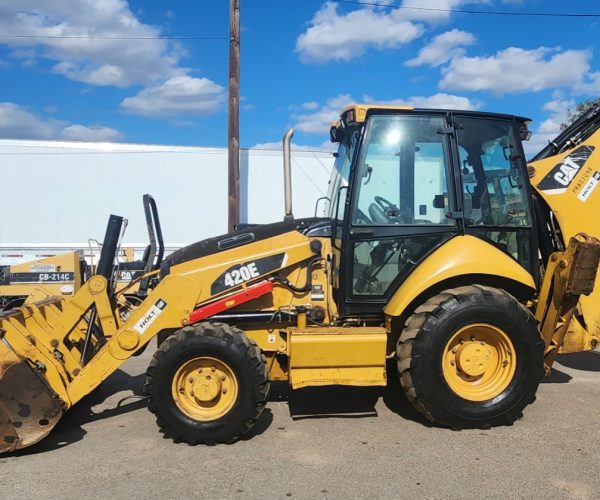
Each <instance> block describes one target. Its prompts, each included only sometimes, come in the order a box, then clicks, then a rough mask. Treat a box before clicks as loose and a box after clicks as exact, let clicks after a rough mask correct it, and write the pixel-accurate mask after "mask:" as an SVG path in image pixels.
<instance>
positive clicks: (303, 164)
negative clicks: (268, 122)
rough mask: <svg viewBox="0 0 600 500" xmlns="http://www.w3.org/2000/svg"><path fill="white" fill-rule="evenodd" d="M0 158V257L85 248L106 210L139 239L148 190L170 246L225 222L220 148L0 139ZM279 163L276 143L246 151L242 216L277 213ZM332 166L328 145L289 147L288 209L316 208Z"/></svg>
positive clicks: (100, 230) (302, 213)
mask: <svg viewBox="0 0 600 500" xmlns="http://www.w3.org/2000/svg"><path fill="white" fill-rule="evenodd" d="M0 161H1V162H2V165H3V167H2V192H1V193H0V264H7V263H15V262H18V261H23V260H31V259H32V258H36V257H37V256H38V255H50V254H55V253H58V252H60V251H65V249H76V248H87V246H88V240H89V239H96V240H100V241H101V240H102V238H103V237H104V230H105V227H106V222H107V220H108V216H109V214H111V213H113V214H117V215H122V216H124V217H126V218H127V219H128V221H129V224H128V227H127V232H126V235H125V239H124V244H125V245H127V246H135V247H139V248H143V247H144V246H145V245H146V244H147V234H146V226H145V222H144V213H143V209H142V195H143V194H145V193H150V194H152V195H153V196H154V198H155V199H156V202H157V205H158V209H159V213H160V219H161V224H162V228H163V234H164V238H165V243H166V245H167V248H168V249H174V248H178V247H180V246H183V245H185V244H188V243H192V242H194V241H198V240H201V239H204V238H208V237H211V236H216V235H219V234H223V233H225V232H226V231H227V149H225V148H199V147H182V146H160V145H140V144H114V143H79V142H77V143H76V142H55V141H24V140H0ZM282 164H283V161H282V153H281V151H271V150H255V149H250V150H242V152H241V161H240V192H241V196H240V219H241V222H249V223H267V222H275V221H278V220H281V219H282V218H283V212H284V203H283V166H282ZM332 165H333V157H332V155H331V153H327V152H322V151H293V152H292V184H293V208H294V216H296V217H298V218H299V217H311V216H313V215H314V213H315V203H316V201H317V199H318V198H319V197H322V196H325V195H326V193H327V183H328V179H329V173H330V169H331V167H332ZM320 206H321V207H323V203H321V204H320Z"/></svg>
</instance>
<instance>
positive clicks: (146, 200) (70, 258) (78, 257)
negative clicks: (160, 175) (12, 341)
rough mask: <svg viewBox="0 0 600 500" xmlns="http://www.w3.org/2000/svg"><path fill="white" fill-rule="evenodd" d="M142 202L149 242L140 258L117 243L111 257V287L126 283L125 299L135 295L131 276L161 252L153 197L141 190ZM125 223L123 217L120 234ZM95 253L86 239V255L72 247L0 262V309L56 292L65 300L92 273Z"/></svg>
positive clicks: (149, 267) (161, 245)
mask: <svg viewBox="0 0 600 500" xmlns="http://www.w3.org/2000/svg"><path fill="white" fill-rule="evenodd" d="M143 204H144V215H145V217H146V227H147V229H148V236H149V240H150V244H149V245H148V246H147V247H146V249H145V251H144V255H143V257H142V259H141V260H135V258H134V249H133V248H132V247H126V248H121V247H120V245H119V250H120V251H119V254H118V255H117V257H116V259H115V277H114V280H115V288H116V290H117V291H119V290H121V289H122V288H125V287H127V294H126V295H123V299H128V300H136V299H137V297H136V294H137V291H138V287H137V286H133V287H132V286H129V285H130V283H131V280H132V279H134V278H135V277H136V276H138V275H140V274H143V273H144V272H147V271H149V270H150V269H151V268H152V266H153V265H155V263H156V262H157V261H158V262H160V261H161V260H162V258H163V255H164V248H165V247H164V242H163V237H162V230H161V226H160V220H159V218H158V210H157V207H156V201H155V200H154V198H153V197H152V196H150V195H148V194H145V195H144V196H143ZM126 227H127V224H126V221H125V222H124V223H123V230H122V233H121V237H122V236H123V235H124V232H125V228H126ZM91 241H95V240H90V242H91ZM96 255H97V254H95V253H94V249H93V248H92V245H91V243H90V253H89V255H87V256H86V255H84V253H83V252H82V251H80V250H76V251H73V252H65V253H63V254H59V255H54V256H50V257H45V258H43V259H37V260H33V261H29V262H24V263H21V264H14V265H12V266H0V311H8V310H9V309H12V308H14V307H18V306H20V305H22V304H25V303H31V302H37V301H40V300H43V299H47V298H49V297H52V296H57V295H62V296H64V297H65V299H67V300H68V299H69V298H70V297H71V296H72V295H73V294H74V293H75V292H76V291H77V290H78V289H79V288H80V287H81V285H82V284H83V283H84V282H85V281H86V280H87V279H88V278H89V277H90V276H92V275H93V274H94V273H95V265H94V263H95V257H96ZM86 259H87V260H86Z"/></svg>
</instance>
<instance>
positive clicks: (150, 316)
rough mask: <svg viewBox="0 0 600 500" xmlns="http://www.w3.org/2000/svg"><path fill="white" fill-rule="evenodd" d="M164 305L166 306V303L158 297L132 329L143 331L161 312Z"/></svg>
mask: <svg viewBox="0 0 600 500" xmlns="http://www.w3.org/2000/svg"><path fill="white" fill-rule="evenodd" d="M165 307H167V303H166V302H165V301H164V300H163V299H158V300H157V301H156V303H155V304H154V305H153V306H152V307H151V308H150V310H149V311H148V312H147V313H146V314H145V315H144V317H143V318H142V319H140V320H139V321H138V322H137V323H136V324H135V326H134V327H133V329H134V330H136V331H137V332H138V333H144V332H145V331H146V330H147V329H148V328H149V327H150V325H151V324H152V323H154V322H155V321H156V318H158V317H159V316H160V315H161V314H162V312H163V311H164V309H165Z"/></svg>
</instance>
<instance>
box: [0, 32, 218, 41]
mask: <svg viewBox="0 0 600 500" xmlns="http://www.w3.org/2000/svg"><path fill="white" fill-rule="evenodd" d="M0 38H33V39H55V38H56V39H90V40H229V37H228V36H223V35H200V36H102V35H17V34H12V33H0Z"/></svg>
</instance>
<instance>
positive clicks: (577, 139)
mask: <svg viewBox="0 0 600 500" xmlns="http://www.w3.org/2000/svg"><path fill="white" fill-rule="evenodd" d="M528 171H529V176H530V182H531V185H532V187H533V189H534V191H535V192H536V194H537V196H539V197H540V198H541V199H542V200H543V201H544V204H543V205H545V207H546V211H547V213H544V214H538V216H540V219H545V223H544V224H540V227H543V228H544V229H543V230H546V229H547V230H548V232H549V233H551V238H552V239H553V240H554V241H557V242H558V248H555V252H554V254H552V255H549V256H546V258H548V262H547V269H546V275H545V278H546V279H545V281H544V284H543V287H542V290H541V295H540V305H539V307H538V310H537V316H538V318H542V316H543V317H544V323H543V326H542V328H541V329H542V331H543V332H544V337H545V338H546V341H547V345H548V346H549V349H551V350H552V351H555V352H554V354H553V355H552V356H556V353H557V352H558V351H559V350H560V352H577V351H583V350H590V349H593V348H595V347H596V345H597V344H598V342H599V341H600V284H598V278H597V274H594V279H595V286H592V288H587V289H586V293H581V294H579V295H578V300H575V295H573V290H575V289H576V288H577V287H575V288H572V289H571V291H569V292H568V291H567V290H568V289H569V287H568V286H566V281H565V280H567V281H568V280H569V279H571V278H569V277H570V276H571V275H570V274H569V269H570V268H571V266H572V265H575V266H576V267H577V263H576V262H575V261H574V260H573V259H574V258H575V257H577V256H579V255H581V256H582V257H578V258H583V259H584V260H586V261H587V264H585V265H586V266H592V264H593V262H592V261H593V257H591V253H593V251H592V250H585V249H584V248H585V247H586V246H587V245H592V247H593V246H595V243H589V242H583V241H581V238H579V236H578V235H579V233H584V234H585V235H589V236H590V237H591V240H590V241H595V239H596V238H600V219H599V218H598V217H597V216H596V214H598V213H600V189H597V186H598V184H600V106H596V107H594V108H592V109H590V110H589V111H588V112H586V113H585V114H584V115H582V116H581V117H580V118H579V119H578V120H576V121H575V122H574V123H573V124H572V125H571V126H570V127H568V128H567V129H565V130H564V131H563V132H562V133H561V134H560V135H559V136H558V137H557V138H556V139H555V140H554V141H551V142H550V144H548V146H547V147H546V148H544V149H543V150H542V151H540V153H538V154H537V155H536V156H535V157H534V158H533V161H532V162H530V163H529V167H528ZM546 226H549V227H548V228H547V227H546ZM572 238H576V239H577V240H578V241H579V245H582V247H581V249H580V250H578V251H577V252H575V253H572V252H571V251H570V250H569V248H568V247H570V244H569V241H572ZM583 239H586V238H585V237H584V238H583ZM561 245H562V247H563V248H560V246H561ZM565 249H566V250H565ZM563 250H565V251H564V255H563ZM588 252H591V253H590V254H589V260H588V257H583V256H584V255H588ZM561 255H563V256H562V257H561ZM553 259H554V260H553ZM565 261H566V262H567V266H566V267H564V268H561V267H560V266H561V265H562V263H563V262H565ZM557 266H558V267H557ZM590 272H594V273H595V271H591V267H590ZM559 275H560V276H559ZM572 278H573V279H575V277H574V276H573V277H572ZM577 279H578V278H577ZM548 280H550V281H549V282H548ZM557 294H559V295H562V298H564V300H565V301H566V302H565V303H564V304H563V303H561V302H560V299H561V297H560V296H558V295H557ZM546 300H547V301H549V303H550V305H549V307H548V311H547V312H548V314H546V315H544V313H543V312H542V310H543V309H545V306H544V302H545V301H546ZM540 308H541V309H540ZM569 311H570V312H569ZM574 312H576V314H573V313H574ZM554 315H557V318H556V321H558V323H557V324H556V325H555V326H556V328H559V329H560V330H562V333H560V334H559V335H558V336H555V335H554V334H551V333H550V332H552V331H553V330H554V326H552V325H554V319H552V317H553V316H554ZM558 325H560V326H558ZM551 337H553V338H555V341H556V342H555V343H553V344H552V346H551V345H550V344H549V343H548V342H549V339H550V338H551ZM549 359H550V358H549ZM551 359H552V360H553V359H554V358H553V357H552V358H551ZM550 364H551V361H550Z"/></svg>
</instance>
